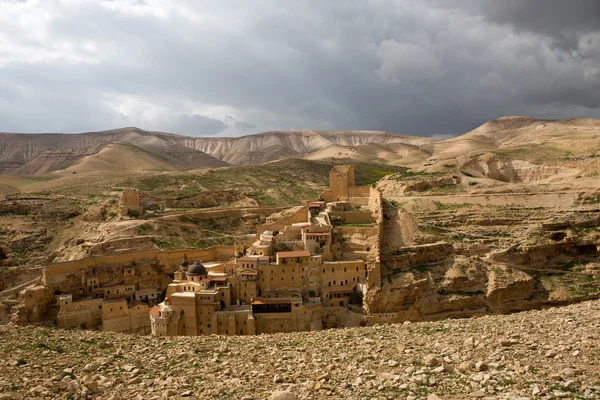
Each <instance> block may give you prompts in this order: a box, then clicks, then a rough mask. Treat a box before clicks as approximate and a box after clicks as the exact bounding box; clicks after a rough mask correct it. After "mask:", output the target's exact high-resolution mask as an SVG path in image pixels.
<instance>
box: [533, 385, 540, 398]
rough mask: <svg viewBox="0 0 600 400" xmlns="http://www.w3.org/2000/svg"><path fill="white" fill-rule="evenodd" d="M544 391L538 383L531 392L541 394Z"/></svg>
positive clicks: (535, 394)
mask: <svg viewBox="0 0 600 400" xmlns="http://www.w3.org/2000/svg"><path fill="white" fill-rule="evenodd" d="M541 392H542V390H541V389H540V387H539V386H538V385H535V386H534V387H533V390H532V391H531V394H532V395H533V396H537V395H538V394H540V393H541Z"/></svg>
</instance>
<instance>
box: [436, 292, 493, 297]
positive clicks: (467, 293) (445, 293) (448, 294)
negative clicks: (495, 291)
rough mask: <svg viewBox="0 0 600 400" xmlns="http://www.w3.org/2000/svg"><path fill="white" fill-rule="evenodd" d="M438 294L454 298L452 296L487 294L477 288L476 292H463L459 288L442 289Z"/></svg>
mask: <svg viewBox="0 0 600 400" xmlns="http://www.w3.org/2000/svg"><path fill="white" fill-rule="evenodd" d="M438 294H439V295H440V296H441V297H443V298H452V297H464V296H481V295H483V294H485V293H484V292H483V291H481V290H477V291H475V292H463V291H457V290H440V291H439V292H438Z"/></svg>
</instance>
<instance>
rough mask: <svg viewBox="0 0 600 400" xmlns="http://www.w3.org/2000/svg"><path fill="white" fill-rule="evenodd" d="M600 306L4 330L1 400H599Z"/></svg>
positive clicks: (10, 327)
mask: <svg viewBox="0 0 600 400" xmlns="http://www.w3.org/2000/svg"><path fill="white" fill-rule="evenodd" d="M599 329H600V301H598V300H595V301H588V302H584V303H579V304H575V305H570V306H567V307H562V308H552V309H548V310H544V311H529V312H523V313H519V314H512V315H504V316H485V317H482V318H477V319H462V320H446V321H440V322H420V323H412V324H411V323H405V324H402V325H381V326H375V327H368V328H354V329H340V330H328V331H323V332H303V333H293V334H276V335H262V336H253V337H220V336H211V337H199V338H187V337H179V338H154V337H140V336H128V335H121V334H114V333H99V332H90V331H65V330H58V329H48V328H39V327H32V326H29V327H17V326H13V325H6V326H0V338H1V340H0V360H1V361H0V362H1V363H2V364H3V365H2V366H1V369H0V399H37V398H61V399H63V398H66V399H83V398H102V399H162V398H169V397H172V398H180V397H182V398H183V397H187V398H197V399H217V398H223V399H230V398H231V399H269V398H273V399H279V400H284V399H287V400H289V399H296V398H298V399H316V398H330V399H342V398H343V399H428V400H434V399H438V398H439V399H464V398H483V399H538V398H539V399H554V398H564V399H598V398H600V340H599V339H598V332H599Z"/></svg>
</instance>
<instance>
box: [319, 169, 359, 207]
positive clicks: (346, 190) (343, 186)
mask: <svg viewBox="0 0 600 400" xmlns="http://www.w3.org/2000/svg"><path fill="white" fill-rule="evenodd" d="M353 187H354V165H336V166H334V167H333V169H332V170H331V172H330V173H329V190H326V191H325V192H324V193H323V200H324V201H327V202H330V201H348V200H349V198H350V197H351V196H350V189H351V188H353Z"/></svg>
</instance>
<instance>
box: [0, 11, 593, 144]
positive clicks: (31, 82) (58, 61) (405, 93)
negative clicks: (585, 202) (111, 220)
mask: <svg viewBox="0 0 600 400" xmlns="http://www.w3.org/2000/svg"><path fill="white" fill-rule="evenodd" d="M541 3H544V4H545V5H548V4H551V5H552V6H545V7H542V6H541ZM563 4H570V5H571V6H570V7H567V6H565V5H563ZM595 4H597V3H596V2H595V1H594V2H591V1H590V2H587V1H569V2H559V1H557V2H554V1H552V0H548V1H543V2H540V1H538V0H522V1H504V0H503V1H487V0H485V1H483V2H479V1H475V0H457V1H453V2H449V1H435V0H431V1H400V0H398V1H395V0H386V1H373V2H369V1H364V2H363V1H361V2H337V1H331V2H322V1H306V2H278V1H269V0H264V1H260V0H257V1H254V2H242V1H240V2H224V1H216V0H215V1H206V2H202V4H198V3H197V2H193V1H184V0H182V1H178V2H167V1H159V0H156V1H152V2H146V3H142V2H137V1H134V0H131V1H127V0H123V1H120V2H101V1H94V0H77V1H76V0H63V1H60V2H58V1H56V2H55V1H48V2H42V3H31V4H29V3H26V4H16V3H10V4H9V3H0V130H9V131H29V132H40V131H42V132H43V131H60V132H76V131H90V130H99V129H108V128H113V127H119V126H132V125H133V126H140V127H143V128H145V129H153V130H166V131H170V132H177V133H182V134H189V135H228V136H229V135H241V134H248V133H255V132H260V131H266V130H277V129H380V130H387V131H394V132H403V133H413V134H424V135H433V134H448V133H450V134H457V133H463V132H466V131H468V130H471V129H473V128H474V127H476V126H477V125H478V124H480V123H483V122H485V121H486V120H488V119H491V118H496V117H499V116H502V115H515V114H519V115H531V116H534V117H541V118H567V117H580V116H590V117H598V116H600V112H599V110H600V67H599V66H600V35H599V34H598V23H597V21H598V20H600V19H598V20H594V18H592V15H595V14H594V13H597V7H596V6H595ZM24 16H26V17H24ZM24 18H26V19H24ZM578 21H579V23H578ZM8 38H10V40H8ZM3 39H5V40H3Z"/></svg>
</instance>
